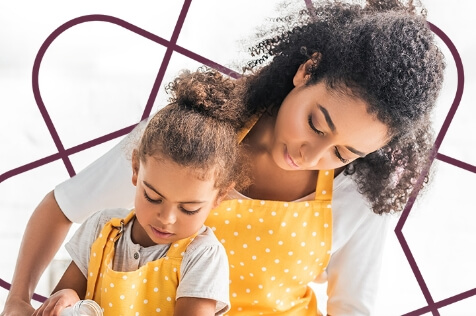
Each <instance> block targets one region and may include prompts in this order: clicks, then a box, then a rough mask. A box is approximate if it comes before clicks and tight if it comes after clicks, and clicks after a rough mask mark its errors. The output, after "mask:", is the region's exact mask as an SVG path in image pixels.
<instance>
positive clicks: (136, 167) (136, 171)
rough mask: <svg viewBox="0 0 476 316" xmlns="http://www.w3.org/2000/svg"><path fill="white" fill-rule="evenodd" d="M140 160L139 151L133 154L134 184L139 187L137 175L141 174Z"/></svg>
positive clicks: (135, 150)
mask: <svg viewBox="0 0 476 316" xmlns="http://www.w3.org/2000/svg"><path fill="white" fill-rule="evenodd" d="M139 166H140V159H139V155H138V153H137V149H134V151H133V152H132V184H133V185H134V186H136V185H137V175H138V174H139Z"/></svg>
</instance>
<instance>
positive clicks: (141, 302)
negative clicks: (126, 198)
mask: <svg viewBox="0 0 476 316" xmlns="http://www.w3.org/2000/svg"><path fill="white" fill-rule="evenodd" d="M133 214H134V213H133V212H131V214H129V215H128V217H126V219H125V220H124V221H125V222H126V223H127V222H128V221H129V220H130V218H132V216H133ZM117 226H120V219H113V220H111V221H110V222H109V223H107V224H106V225H105V227H104V228H103V230H102V232H101V237H99V238H98V239H97V240H96V241H95V242H94V243H93V245H92V247H91V252H92V253H95V254H96V256H94V255H93V256H91V262H90V265H89V270H88V276H89V277H88V288H87V293H88V295H87V297H86V298H88V299H93V300H95V301H96V302H98V303H99V305H101V307H102V308H103V310H104V316H117V315H123V314H124V311H126V310H127V311H128V312H127V315H154V314H159V315H173V310H174V306H175V295H176V289H177V286H178V282H179V271H180V264H181V262H182V254H183V253H184V252H185V250H186V249H187V247H188V245H189V244H190V242H191V241H192V240H193V238H194V237H195V236H192V237H190V238H186V239H183V240H179V241H177V242H176V243H174V244H172V245H171V247H170V249H169V250H168V252H167V254H166V256H165V257H164V258H161V259H158V260H156V261H152V262H149V263H147V264H146V265H144V266H142V267H140V268H139V269H138V270H135V271H130V272H119V271H114V270H112V269H111V268H110V267H111V266H112V264H111V263H112V259H113V256H114V242H111V240H117V238H118V236H117V232H118V230H117V229H115V227H117ZM96 276H99V277H96ZM151 298H153V299H151ZM154 312H155V313H154Z"/></svg>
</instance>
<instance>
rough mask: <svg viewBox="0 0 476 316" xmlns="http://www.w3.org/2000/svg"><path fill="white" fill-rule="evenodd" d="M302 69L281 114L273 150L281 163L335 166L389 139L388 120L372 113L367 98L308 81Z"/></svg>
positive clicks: (285, 166)
mask: <svg viewBox="0 0 476 316" xmlns="http://www.w3.org/2000/svg"><path fill="white" fill-rule="evenodd" d="M301 70H302V69H301V68H300V70H298V73H297V74H296V76H300V75H301V77H302V78H301V77H295V78H294V79H295V80H294V84H295V88H294V89H293V90H292V91H291V92H290V93H289V94H288V95H287V96H286V98H285V99H284V100H283V103H282V104H281V107H280V109H279V112H278V115H277V119H276V124H275V130H274V140H273V145H272V149H271V155H272V157H273V160H274V161H275V162H276V164H277V165H278V166H279V167H281V168H282V169H285V170H325V169H336V168H339V167H342V166H344V165H346V164H348V163H349V162H351V161H353V160H355V159H357V158H360V157H364V156H365V155H367V154H369V153H371V152H373V151H375V150H377V149H379V148H381V147H383V146H384V145H385V144H386V143H387V141H388V136H387V135H388V128H387V126H386V125H384V124H383V123H382V122H380V121H379V120H378V119H377V118H376V117H375V116H373V115H370V114H369V113H367V104H366V103H365V102H364V101H362V100H361V99H358V98H355V97H351V96H349V95H347V94H344V93H341V92H336V91H332V90H329V89H328V88H327V87H326V85H325V83H317V84H315V85H311V86H306V85H305V80H304V79H305V78H304V76H303V75H302V74H300V73H299V72H300V71H301ZM300 79H302V80H300Z"/></svg>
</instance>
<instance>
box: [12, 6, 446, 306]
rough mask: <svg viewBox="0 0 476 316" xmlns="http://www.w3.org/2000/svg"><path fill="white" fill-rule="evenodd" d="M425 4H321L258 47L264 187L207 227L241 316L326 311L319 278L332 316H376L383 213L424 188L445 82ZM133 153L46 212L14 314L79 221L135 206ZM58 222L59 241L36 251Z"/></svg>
mask: <svg viewBox="0 0 476 316" xmlns="http://www.w3.org/2000/svg"><path fill="white" fill-rule="evenodd" d="M415 11H416V10H415V8H414V7H413V5H412V3H410V4H408V5H407V6H404V5H402V4H400V3H399V2H397V1H389V2H388V3H386V4H382V3H380V2H379V1H369V3H367V5H366V6H365V8H361V7H360V6H357V5H348V4H340V3H330V4H321V5H319V6H317V8H316V9H315V10H313V11H312V12H307V11H306V12H301V13H300V14H299V15H298V19H295V17H292V18H283V19H280V21H281V22H282V23H284V24H285V26H284V27H282V26H279V27H277V28H276V29H275V31H276V32H275V34H276V35H275V36H270V37H269V38H266V39H264V40H262V41H260V42H259V43H258V44H257V45H256V46H254V47H252V49H251V52H252V54H253V55H254V56H255V60H254V61H251V62H250V63H249V64H248V67H247V69H248V70H249V72H247V73H245V76H243V78H242V79H240V80H238V81H237V82H236V87H235V88H234V89H235V90H236V92H237V97H240V98H242V105H243V106H245V107H246V110H247V111H246V112H247V115H244V116H243V120H242V121H243V131H244V133H243V134H241V135H240V136H241V137H240V140H242V144H243V146H245V147H246V148H247V150H248V152H249V159H250V161H251V170H250V173H249V174H250V177H251V178H252V180H253V183H252V185H251V186H249V188H248V189H247V190H246V191H243V192H233V193H232V194H230V195H229V197H228V200H226V201H224V202H222V204H221V205H220V206H219V207H218V208H217V209H216V211H212V212H211V215H210V217H209V219H208V221H207V225H208V226H211V227H213V228H214V229H215V234H216V235H217V237H218V239H219V240H221V242H222V243H223V245H224V247H225V249H226V250H227V254H228V258H229V262H230V273H231V275H230V278H231V284H230V293H231V297H230V299H231V305H232V309H231V311H230V314H232V315H235V314H236V315H241V314H243V315H247V314H259V313H260V312H262V313H273V314H279V315H289V314H292V315H296V314H298V315H300V314H303V315H307V314H317V313H318V310H317V304H316V301H315V296H314V295H313V293H312V291H311V290H310V288H309V287H307V284H308V283H309V282H310V281H312V280H314V279H318V280H324V281H325V280H327V281H328V296H329V299H328V302H327V313H328V314H330V315H368V314H370V313H371V310H372V306H373V303H374V299H375V295H376V290H377V281H378V273H379V267H380V258H381V254H382V251H383V249H382V248H383V240H382V238H381V236H382V235H384V234H385V232H386V230H387V229H388V227H387V218H386V216H379V215H376V214H380V215H382V214H387V213H394V212H399V211H401V210H402V208H403V206H404V205H405V203H406V201H407V199H408V196H409V194H410V192H411V190H412V189H413V188H414V183H415V179H416V178H417V177H418V175H419V174H420V172H421V170H422V168H423V167H424V165H425V163H426V159H427V157H428V152H429V148H430V146H431V144H432V142H431V140H432V133H431V128H430V120H429V117H430V114H431V111H432V109H433V106H434V104H435V100H436V98H437V95H438V93H439V90H440V88H441V84H442V77H443V68H444V64H443V57H442V54H441V52H440V51H439V49H438V48H437V46H436V44H435V42H434V39H433V35H432V33H431V31H430V30H429V28H428V26H427V24H426V22H425V20H424V17H423V16H421V15H419V14H417V13H415ZM269 60H270V61H269ZM138 131H139V129H138ZM138 135H140V133H139V132H137V133H133V134H132V135H131V136H130V137H129V140H126V142H127V141H130V140H131V139H136V138H137V137H138ZM122 147H123V145H122V144H121V145H118V146H116V148H115V149H113V150H112V151H110V152H109V153H108V154H106V155H105V156H103V157H101V158H100V159H99V160H98V161H96V162H95V163H94V164H92V165H91V166H90V167H88V168H87V169H86V170H84V171H83V172H81V173H80V174H78V175H77V176H76V177H74V178H72V179H71V180H68V181H66V182H65V183H63V184H61V185H59V186H58V187H56V188H55V190H54V192H51V193H49V194H48V195H47V196H46V197H45V199H44V200H43V201H42V203H41V204H40V205H39V206H38V208H37V210H35V212H34V214H33V215H32V218H31V219H30V222H29V224H28V227H27V233H26V234H25V237H24V241H27V242H26V243H25V245H24V246H22V249H21V251H20V258H19V260H18V264H17V267H16V273H15V276H14V280H13V285H12V289H11V292H10V296H9V301H8V302H7V307H6V309H7V310H8V308H10V306H12V307H13V306H20V305H21V304H22V305H23V306H25V310H27V309H28V308H29V306H28V305H27V304H28V303H27V302H28V300H29V298H30V296H31V293H32V291H33V288H34V285H35V284H36V282H37V281H38V278H39V276H40V274H41V272H42V271H43V269H44V268H45V266H46V265H47V263H48V262H49V260H51V258H52V256H53V255H54V253H55V251H56V250H57V248H58V247H59V245H60V244H61V241H62V240H63V239H64V236H65V234H66V233H67V231H68V229H69V227H70V224H71V222H70V220H72V221H82V220H84V219H85V218H86V217H87V216H88V215H89V214H91V213H93V212H95V211H96V210H100V209H103V208H108V207H116V206H127V205H129V204H130V203H131V202H132V201H133V198H132V196H133V192H134V191H133V187H132V186H130V185H129V186H127V182H128V180H127V179H130V178H129V177H130V171H129V170H128V169H129V168H128V164H129V163H128V161H127V155H126V154H125V153H124V152H123V150H122ZM316 183H317V185H316ZM88 188H89V189H88ZM85 195H87V197H88V200H89V201H94V202H91V203H92V204H88V205H85V203H84V200H85V198H84V196H85ZM117 197H120V198H122V201H118V199H117ZM108 200H109V201H110V200H115V201H118V203H121V204H120V205H117V204H114V205H111V203H110V202H109V201H108ZM330 206H332V210H331V208H330ZM45 230H47V231H49V232H50V235H49V238H48V239H49V241H50V244H51V247H49V248H48V249H41V250H36V246H35V245H36V243H41V242H42V241H41V239H40V236H41V234H39V232H40V231H45ZM25 271H28V274H27V273H26V272H25ZM16 304H17V305H16ZM6 315H13V314H8V313H6Z"/></svg>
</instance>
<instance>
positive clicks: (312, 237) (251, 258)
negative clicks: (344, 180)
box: [205, 171, 334, 315]
mask: <svg viewBox="0 0 476 316" xmlns="http://www.w3.org/2000/svg"><path fill="white" fill-rule="evenodd" d="M333 174H334V173H333V171H327V172H321V173H320V175H319V179H318V184H317V187H316V199H315V200H314V201H305V202H280V201H263V200H247V199H245V200H239V201H238V200H228V201H224V202H222V203H221V205H220V206H218V208H217V209H215V210H214V212H213V213H211V214H210V216H209V217H208V219H207V222H206V223H205V224H206V225H208V226H212V227H215V228H216V229H215V231H214V232H215V235H216V236H217V237H218V238H219V240H222V244H223V246H224V247H225V249H226V252H227V254H228V260H229V263H230V279H231V282H230V293H231V297H230V299H231V311H230V315H235V314H236V315H241V314H245V315H248V314H249V313H255V311H256V310H260V311H262V312H263V314H274V313H277V312H280V315H294V314H296V311H298V310H302V309H303V308H307V311H306V312H307V313H308V314H309V315H317V313H318V311H317V310H316V306H317V302H316V300H315V295H314V293H313V292H312V290H311V288H310V287H308V286H307V284H308V283H309V282H311V281H313V280H314V279H315V278H316V276H318V275H319V274H321V273H322V272H323V271H324V269H325V268H326V266H327V263H328V261H329V258H330V249H331V243H332V209H331V207H330V206H331V201H332V182H333V179H334V176H333ZM225 222H227V223H228V224H227V225H224V224H223V223H225ZM230 228H231V229H230Z"/></svg>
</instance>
